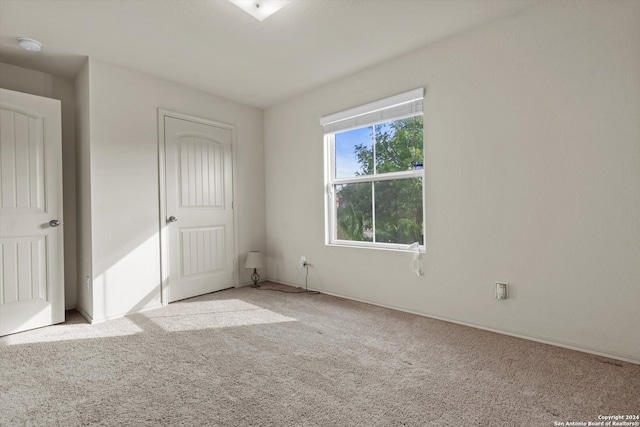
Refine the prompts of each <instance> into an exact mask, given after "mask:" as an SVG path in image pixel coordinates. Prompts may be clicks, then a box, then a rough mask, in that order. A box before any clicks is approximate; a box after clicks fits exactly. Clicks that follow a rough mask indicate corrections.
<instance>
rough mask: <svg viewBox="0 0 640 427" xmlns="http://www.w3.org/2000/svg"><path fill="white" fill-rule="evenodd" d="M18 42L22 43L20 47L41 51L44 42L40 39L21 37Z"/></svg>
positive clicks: (31, 50)
mask: <svg viewBox="0 0 640 427" xmlns="http://www.w3.org/2000/svg"><path fill="white" fill-rule="evenodd" d="M18 44H20V47H22V48H23V49H25V50H28V51H30V52H40V51H41V50H42V43H40V42H39V41H38V40H34V39H28V38H26V37H20V38H18Z"/></svg>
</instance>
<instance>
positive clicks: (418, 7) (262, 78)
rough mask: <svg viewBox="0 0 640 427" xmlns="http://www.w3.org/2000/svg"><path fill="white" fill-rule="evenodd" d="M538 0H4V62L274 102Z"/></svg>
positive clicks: (0, 25) (0, 39)
mask: <svg viewBox="0 0 640 427" xmlns="http://www.w3.org/2000/svg"><path fill="white" fill-rule="evenodd" d="M540 1H543V0H290V2H289V4H288V5H287V6H286V7H284V8H283V9H281V10H280V11H278V12H276V13H275V14H274V15H272V16H271V17H269V18H267V19H266V20H265V21H263V22H260V21H258V20H256V19H254V18H253V17H251V16H250V15H248V14H247V13H245V12H243V11H242V10H240V9H239V8H238V7H237V6H235V5H234V4H232V3H230V2H229V1H227V0H0V62H5V63H9V64H13V65H18V66H22V67H27V68H32V69H35V70H40V71H45V72H48V73H51V74H56V75H61V76H66V77H74V76H75V75H76V74H77V72H78V71H79V70H80V68H81V67H82V65H83V64H84V61H85V60H86V57H87V56H90V57H93V58H97V59H101V60H104V61H108V62H111V63H114V64H118V65H121V66H125V67H128V68H131V69H134V70H139V71H142V72H145V73H149V74H152V75H155V76H158V77H161V78H165V79H167V80H171V81H174V82H177V83H181V84H184V85H186V86H190V87H193V88H196V89H198V90H201V91H205V92H208V93H212V94H215V95H218V96H222V97H225V98H228V99H232V100H235V101H239V102H242V103H244V104H248V105H252V106H256V107H259V108H267V107H269V106H272V105H275V104H277V103H279V102H282V101H284V100H285V99H287V98H290V97H292V96H295V95H297V94H300V93H303V92H304V91H307V90H309V89H312V88H315V87H318V86H321V85H323V84H326V83H328V82H330V81H332V80H335V79H338V78H340V77H343V76H346V75H349V74H352V73H355V72H357V71H360V70H362V69H365V68H367V67H370V66H372V65H375V64H377V63H379V62H382V61H385V60H388V59H390V58H393V57H396V56H399V55H402V54H404V53H407V52H409V51H412V50H414V49H416V48H419V47H422V46H425V45H427V44H429V43H433V42H435V41H438V40H442V39H444V38H447V37H450V36H452V35H454V34H457V33H460V32H464V31H468V30H470V29H473V28H476V27H478V26H481V25H484V24H487V23H490V22H493V21H496V20H498V19H502V18H505V17H508V16H512V15H515V14H517V13H520V12H522V11H523V10H525V9H527V8H530V7H532V6H534V5H535V4H537V3H539V2H540ZM18 37H30V38H34V39H37V40H39V41H40V42H42V44H43V45H44V48H43V50H42V52H38V53H33V52H27V51H25V50H22V49H21V48H20V47H19V46H18V44H17V40H16V39H17V38H18Z"/></svg>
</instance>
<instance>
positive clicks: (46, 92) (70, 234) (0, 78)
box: [0, 62, 76, 310]
mask: <svg viewBox="0 0 640 427" xmlns="http://www.w3.org/2000/svg"><path fill="white" fill-rule="evenodd" d="M0 87H2V88H4V89H10V90H15V91H18V92H24V93H29V94H32V95H38V96H44V97H47V98H53V99H59V100H60V101H61V115H62V181H63V184H62V186H63V204H64V207H63V215H64V300H65V308H66V309H67V310H68V309H71V308H74V307H75V306H76V190H75V185H76V171H75V163H76V160H75V146H76V141H75V123H74V122H75V119H74V108H75V107H74V103H75V100H74V97H75V95H74V88H73V82H71V81H70V80H68V79H65V78H62V77H58V76H54V75H52V74H48V73H43V72H41V71H35V70H30V69H27V68H22V67H17V66H14V65H10V64H5V63H1V62H0Z"/></svg>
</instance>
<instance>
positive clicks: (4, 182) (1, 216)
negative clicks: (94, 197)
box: [0, 89, 64, 336]
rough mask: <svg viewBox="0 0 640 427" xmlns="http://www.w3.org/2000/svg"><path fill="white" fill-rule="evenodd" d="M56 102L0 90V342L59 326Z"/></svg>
mask: <svg viewBox="0 0 640 427" xmlns="http://www.w3.org/2000/svg"><path fill="white" fill-rule="evenodd" d="M62 224H63V221H62V145H61V121H60V101H58V100H55V99H49V98H42V97H40V96H34V95H28V94H24V93H20V92H14V91H10V90H5V89H0V336H2V335H7V334H12V333H15V332H20V331H24V330H27V329H33V328H38V327H41V326H47V325H52V324H54V323H60V322H64V271H63V268H64V267H63V241H62V238H63V226H62Z"/></svg>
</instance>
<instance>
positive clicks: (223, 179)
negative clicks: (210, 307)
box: [164, 116, 234, 302]
mask: <svg viewBox="0 0 640 427" xmlns="http://www.w3.org/2000/svg"><path fill="white" fill-rule="evenodd" d="M164 121H165V122H164V130H165V164H166V166H165V180H166V198H165V200H166V214H167V218H166V227H167V228H168V237H169V238H168V240H169V243H168V264H169V272H168V275H169V276H168V278H167V282H168V294H169V298H168V299H169V302H173V301H177V300H181V299H185V298H190V297H193V296H196V295H202V294H206V293H209V292H213V291H217V290H220V289H225V288H230V287H232V286H233V268H234V262H233V254H234V249H233V242H234V236H233V232H234V229H233V206H232V202H233V200H232V195H233V170H232V165H233V160H232V153H231V145H232V144H231V143H232V138H233V135H232V132H231V130H230V129H227V128H223V127H217V126H213V125H208V124H203V123H196V122H192V121H189V120H182V119H177V118H174V117H167V116H165V118H164Z"/></svg>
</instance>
